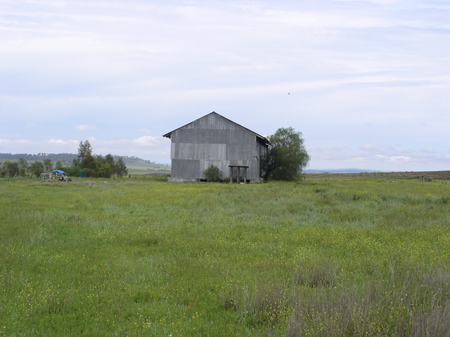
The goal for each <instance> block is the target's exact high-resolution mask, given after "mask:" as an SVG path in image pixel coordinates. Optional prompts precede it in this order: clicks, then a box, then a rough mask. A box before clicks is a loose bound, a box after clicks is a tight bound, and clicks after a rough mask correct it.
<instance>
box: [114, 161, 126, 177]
mask: <svg viewBox="0 0 450 337" xmlns="http://www.w3.org/2000/svg"><path fill="white" fill-rule="evenodd" d="M116 174H117V176H118V177H123V176H124V175H126V174H128V169H127V165H125V163H124V162H123V158H122V157H119V159H118V160H117V163H116Z"/></svg>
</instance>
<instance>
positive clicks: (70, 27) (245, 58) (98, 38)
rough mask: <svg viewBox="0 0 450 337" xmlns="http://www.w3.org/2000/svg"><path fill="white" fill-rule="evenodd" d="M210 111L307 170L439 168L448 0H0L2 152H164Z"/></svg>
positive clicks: (447, 96)
mask: <svg viewBox="0 0 450 337" xmlns="http://www.w3.org/2000/svg"><path fill="white" fill-rule="evenodd" d="M211 111H216V112H218V113H219V114H221V115H223V116H225V117H227V118H229V119H231V120H233V121H235V122H237V123H239V124H241V125H243V126H245V127H247V128H249V129H251V130H253V131H255V132H256V133H259V134H262V135H270V134H273V133H274V132H275V131H276V130H277V129H278V128H279V127H289V126H292V127H293V128H294V129H295V130H297V131H300V132H302V133H303V136H304V139H305V145H306V148H307V150H308V152H309V154H310V156H311V162H310V165H309V168H310V169H335V168H363V169H374V170H380V171H413V170H443V169H447V170H449V169H450V145H449V144H450V131H449V130H450V1H449V0H359V1H353V0H295V1H294V0H286V1H284V0H278V1H275V0H265V1H264V0H254V1H246V0H241V1H214V0H208V1H195V0H192V1H182V0H180V1H175V0H173V1H172V0H164V1H163V0H161V1H157V0H155V1H151V0H74V1H66V0H27V1H22V0H0V152H8V153H39V152H46V153H59V152H69V153H76V152H77V149H78V144H79V143H80V141H81V140H83V141H84V140H86V139H88V140H89V141H90V142H91V144H92V146H93V149H94V153H95V154H102V155H106V154H108V153H112V154H117V155H127V156H138V157H141V158H144V159H148V160H152V161H156V162H158V163H170V140H169V139H166V138H163V137H162V135H163V134H165V133H167V132H169V131H171V130H173V129H176V128H178V127H180V126H182V125H185V124H187V123H189V122H191V121H193V120H195V119H197V118H199V117H202V116H203V115H206V114H207V113H209V112H211Z"/></svg>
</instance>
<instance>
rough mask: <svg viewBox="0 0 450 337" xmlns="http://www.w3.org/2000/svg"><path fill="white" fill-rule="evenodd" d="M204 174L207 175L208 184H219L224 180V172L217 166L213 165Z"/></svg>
mask: <svg viewBox="0 0 450 337" xmlns="http://www.w3.org/2000/svg"><path fill="white" fill-rule="evenodd" d="M203 174H204V175H205V178H206V181H208V182H217V181H220V179H222V172H221V171H220V169H219V168H218V167H217V166H215V165H211V166H210V167H208V168H207V169H206V170H204V171H203Z"/></svg>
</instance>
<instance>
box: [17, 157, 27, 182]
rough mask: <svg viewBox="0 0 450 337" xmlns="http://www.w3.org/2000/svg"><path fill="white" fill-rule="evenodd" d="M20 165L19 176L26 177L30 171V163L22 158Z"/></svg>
mask: <svg viewBox="0 0 450 337" xmlns="http://www.w3.org/2000/svg"><path fill="white" fill-rule="evenodd" d="M18 164H19V174H20V175H21V176H22V177H25V176H26V174H27V171H28V162H27V161H26V160H25V159H23V158H22V157H20V158H19V161H18Z"/></svg>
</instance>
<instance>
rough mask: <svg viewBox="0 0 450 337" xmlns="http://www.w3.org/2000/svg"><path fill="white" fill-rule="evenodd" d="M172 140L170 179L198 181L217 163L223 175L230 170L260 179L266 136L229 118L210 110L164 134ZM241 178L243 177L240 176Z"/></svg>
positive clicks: (266, 141)
mask: <svg viewBox="0 0 450 337" xmlns="http://www.w3.org/2000/svg"><path fill="white" fill-rule="evenodd" d="M163 137H167V138H170V140H171V142H172V147H171V160H172V175H171V178H170V179H169V181H175V182H183V181H199V180H202V179H204V178H205V176H204V174H203V171H204V170H205V169H207V168H208V167H209V166H211V165H215V166H217V167H218V168H219V169H220V171H221V172H222V178H224V179H229V178H230V174H232V175H233V177H237V174H238V170H239V172H240V175H241V177H243V176H244V172H245V174H246V177H245V181H247V182H260V181H261V157H262V156H263V155H264V154H265V153H266V151H267V147H268V144H269V141H268V140H267V138H265V137H263V136H261V135H259V134H257V133H255V132H253V131H251V130H249V129H247V128H245V127H243V126H242V125H239V124H237V123H235V122H233V121H232V120H229V119H228V118H225V117H223V116H221V115H219V114H218V113H217V112H214V111H213V112H211V113H209V114H207V115H205V116H203V117H201V118H199V119H197V120H195V121H193V122H191V123H189V124H186V125H184V126H182V127H180V128H178V129H175V130H173V131H170V132H168V133H166V134H165V135H163ZM241 179H242V178H241Z"/></svg>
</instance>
